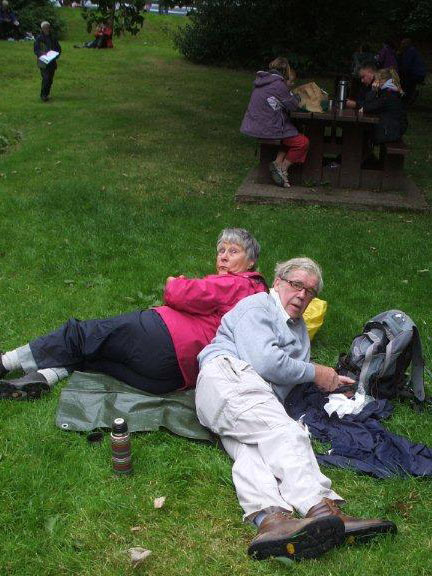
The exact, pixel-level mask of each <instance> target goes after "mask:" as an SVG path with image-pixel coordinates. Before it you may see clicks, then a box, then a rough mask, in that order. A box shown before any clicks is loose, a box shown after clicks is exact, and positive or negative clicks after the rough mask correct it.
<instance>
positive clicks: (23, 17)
mask: <svg viewBox="0 0 432 576" xmlns="http://www.w3.org/2000/svg"><path fill="white" fill-rule="evenodd" d="M10 5H11V6H12V9H13V11H14V12H16V14H17V16H18V20H19V23H20V29H21V30H22V31H23V32H32V33H33V34H39V33H40V24H41V22H43V21H44V20H47V21H48V22H49V23H50V24H51V28H52V29H53V30H54V32H55V33H56V34H57V35H61V33H62V32H63V30H64V28H65V24H64V22H63V20H62V19H61V18H60V17H59V11H58V9H57V8H55V7H54V6H53V5H52V4H51V3H50V2H49V0H30V1H29V0H14V1H13V2H12V1H11V2H10Z"/></svg>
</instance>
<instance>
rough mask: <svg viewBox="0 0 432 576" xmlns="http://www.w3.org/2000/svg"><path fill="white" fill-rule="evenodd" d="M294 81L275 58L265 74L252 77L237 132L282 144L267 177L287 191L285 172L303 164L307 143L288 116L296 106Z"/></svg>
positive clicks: (285, 63) (289, 70)
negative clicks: (277, 141) (251, 89)
mask: <svg viewBox="0 0 432 576" xmlns="http://www.w3.org/2000/svg"><path fill="white" fill-rule="evenodd" d="M295 78H296V74H295V71H294V70H293V69H292V68H291V66H290V64H289V62H288V60H287V59H286V58H282V57H278V58H276V59H275V60H273V61H272V62H271V63H270V65H269V71H268V72H264V71H260V72H258V73H257V75H256V79H255V82H254V88H253V91H252V95H251V98H250V101H249V106H248V108H247V110H246V113H245V115H244V118H243V122H242V125H241V128H240V131H241V132H242V133H243V134H246V135H247V136H252V137H254V138H260V139H269V140H282V146H281V148H280V150H279V152H278V154H277V156H276V159H275V160H274V161H273V162H271V163H270V166H269V168H270V174H271V177H272V179H273V181H274V182H275V184H277V185H278V186H281V187H283V188H288V187H289V186H290V184H289V180H288V169H289V167H290V166H291V164H295V163H301V164H302V163H303V162H305V160H306V156H307V151H308V148H309V140H308V139H307V138H306V136H304V135H303V134H299V131H298V130H297V128H296V127H295V126H294V125H293V124H292V122H291V121H290V116H289V113H290V111H291V110H295V109H296V108H298V106H299V99H298V97H297V96H295V95H294V94H293V93H292V92H291V90H290V87H291V86H292V84H293V83H294V80H295Z"/></svg>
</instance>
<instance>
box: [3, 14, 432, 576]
mask: <svg viewBox="0 0 432 576" xmlns="http://www.w3.org/2000/svg"><path fill="white" fill-rule="evenodd" d="M62 12H63V13H64V15H65V18H66V19H67V21H68V26H69V33H68V36H67V38H66V39H65V40H63V42H62V46H63V54H62V57H61V60H60V62H59V68H58V71H57V74H56V77H55V81H54V87H53V92H52V95H53V98H52V101H51V102H49V103H46V104H43V103H41V102H40V100H39V86H40V77H39V72H38V70H37V68H36V64H35V58H34V56H33V53H32V44H31V43H24V42H23V43H8V42H2V43H1V45H0V69H1V71H2V79H1V106H0V285H1V292H0V294H1V301H0V348H1V349H3V350H5V349H7V350H9V349H12V348H14V347H16V346H17V345H21V344H23V343H25V342H27V341H28V340H29V339H30V338H32V337H35V336H37V335H39V334H41V333H44V332H46V331H48V330H51V329H53V328H55V327H57V326H58V325H59V324H61V323H62V322H64V321H65V319H67V318H68V317H70V316H75V317H78V318H90V317H101V316H109V315H113V314H117V313H121V312H126V311H128V310H132V309H134V308H136V307H147V306H150V305H153V304H155V303H158V302H160V299H161V293H162V287H163V285H164V282H165V279H166V277H167V276H169V275H175V274H180V273H183V274H187V275H193V276H195V275H204V274H206V273H208V272H211V271H212V270H213V261H214V257H215V249H214V248H215V246H214V245H215V240H216V237H217V235H218V233H219V231H220V230H221V229H222V228H223V227H225V226H242V227H246V228H248V229H250V230H251V231H252V232H253V233H254V234H255V236H256V237H257V238H258V239H259V241H260V242H261V244H262V258H261V263H260V268H261V271H262V272H263V273H264V274H265V276H266V277H267V278H268V279H269V280H271V278H272V271H273V268H274V264H275V263H276V261H277V260H280V259H286V258H288V257H292V256H296V255H302V254H305V255H308V256H311V257H313V258H315V259H316V260H317V261H318V262H320V263H321V265H322V266H323V269H324V275H325V276H324V278H325V284H326V287H325V290H324V293H323V297H324V298H325V299H327V300H328V302H329V311H328V316H327V319H326V323H325V326H324V328H323V329H322V331H321V332H320V333H319V335H318V336H317V338H316V339H315V341H314V343H313V356H314V359H315V360H317V361H319V362H322V363H329V364H330V365H333V364H334V363H335V362H336V359H337V356H338V353H339V352H340V351H342V350H346V349H347V347H348V346H349V343H350V341H351V339H352V337H353V335H354V334H356V333H358V332H359V330H360V328H361V326H362V324H363V322H364V321H366V320H367V319H368V318H369V317H371V316H372V315H375V314H376V313H378V312H380V311H383V310H385V309H389V308H401V309H402V310H404V311H406V312H407V313H408V314H410V315H411V316H412V317H413V318H414V319H415V320H416V321H417V323H418V325H419V328H420V331H421V335H422V337H423V343H424V349H425V356H426V361H427V362H428V363H429V366H431V364H432V331H431V326H432V311H431V296H430V295H431V287H432V248H431V244H432V237H431V234H432V230H431V225H430V216H429V215H425V214H411V213H403V214H400V213H399V214H397V213H386V212H367V211H364V212H354V211H348V210H344V209H325V208H319V207H314V206H312V207H307V208H305V207H298V206H285V207H282V206H274V207H272V206H236V205H235V203H234V201H233V198H234V193H235V190H236V189H237V187H238V186H239V185H240V183H241V181H242V180H243V178H244V177H245V175H246V174H247V172H248V170H249V169H250V167H251V166H252V164H253V163H254V162H255V161H256V160H255V157H254V143H253V142H252V141H250V140H247V139H246V138H244V137H242V136H241V135H240V134H239V131H238V128H239V124H240V121H241V118H242V114H243V112H244V108H245V106H246V104H247V101H248V97H249V91H250V85H251V80H252V75H251V74H250V73H247V72H243V71H234V70H226V69H223V68H209V67H204V66H195V65H192V64H190V63H187V62H185V61H184V60H183V59H182V58H181V57H180V56H179V55H178V54H177V52H176V51H175V50H174V49H173V47H172V42H171V32H172V30H173V29H174V28H175V27H176V26H177V25H179V23H181V22H182V21H181V20H180V19H176V18H175V17H159V16H158V15H150V16H149V17H148V18H147V19H146V23H145V26H144V29H143V31H142V32H141V34H139V35H138V36H137V37H135V38H127V37H122V38H120V39H118V40H115V48H114V50H111V51H110V50H106V51H93V50H77V49H74V48H73V45H74V44H76V43H78V42H82V41H84V40H87V39H88V35H87V34H86V33H85V25H84V23H83V22H82V21H81V19H80V16H79V13H78V12H77V11H73V10H71V9H63V10H62ZM431 104H432V88H431V85H430V84H429V85H427V86H426V87H425V88H424V89H423V94H422V98H421V100H420V102H419V104H418V106H417V107H416V109H415V110H413V112H412V115H411V117H410V129H409V132H408V134H407V136H406V140H407V141H408V142H409V144H410V146H411V149H412V152H411V154H410V156H409V160H408V171H409V172H410V173H411V174H412V175H413V177H414V178H415V180H416V182H417V183H418V184H419V186H421V187H422V188H423V190H424V191H425V194H426V195H427V196H428V198H429V199H430V200H431V199H432V186H431V183H430V182H431V178H432V165H431V160H432V156H431V146H430V143H431V140H430V136H429V134H430V127H431V121H432V107H431ZM2 152H3V153H2ZM428 388H429V390H428V391H429V393H430V392H431V386H430V378H429V386H428ZM58 395H59V389H57V390H56V391H55V392H54V393H53V394H52V395H51V396H49V397H45V398H44V399H42V400H40V401H37V402H34V403H26V402H23V403H19V402H18V403H13V402H9V401H8V402H6V401H4V402H2V403H0V418H1V424H0V437H1V447H0V489H1V493H2V501H1V507H0V526H1V528H0V537H1V540H0V574H2V575H3V574H5V575H13V576H28V575H32V576H34V575H38V576H39V575H40V576H51V575H52V576H59V575H62V576H63V575H78V574H79V575H83V576H84V575H85V576H87V575H88V576H90V575H91V576H95V575H97V576H99V575H100V576H113V575H125V574H133V573H139V574H148V575H151V576H174V575H176V576H177V575H183V574H184V575H187V574H190V575H194V576H201V575H209V576H210V575H212V576H213V575H214V576H216V575H217V576H225V575H228V574H233V575H234V574H235V575H241V576H243V575H245V576H246V575H268V576H270V575H282V574H285V573H287V572H288V571H290V570H292V571H295V572H296V573H297V574H299V575H307V576H318V575H322V574H328V575H330V574H342V575H345V574H346V575H356V576H357V575H358V576H364V575H378V574H379V575H382V576H387V575H388V576H390V575H397V576H399V575H400V576H402V575H403V576H406V575H407V574H408V575H413V576H414V575H416V576H417V575H427V574H431V573H432V559H431V558H432V555H431V553H432V540H431V535H430V525H431V522H432V482H431V481H430V480H427V479H426V480H420V479H409V478H404V479H392V480H386V481H383V480H376V479H372V478H369V477H365V476H360V475H358V474H355V473H352V472H348V471H337V470H333V469H325V473H326V474H328V475H329V476H330V477H331V478H332V480H333V481H334V486H335V488H336V490H337V491H338V492H339V493H340V494H341V495H343V496H344V497H346V499H347V501H348V503H349V504H348V506H347V510H348V511H349V512H352V513H354V514H358V515H361V514H363V515H382V516H386V517H389V518H390V519H392V520H394V521H395V522H396V523H397V525H398V528H399V535H398V536H397V537H396V538H395V539H386V538H384V539H381V540H379V541H376V542H374V543H371V544H369V545H366V546H362V547H348V546H347V547H343V548H341V549H338V550H334V551H332V552H331V553H328V554H327V555H326V556H324V557H323V558H322V559H319V560H316V561H309V562H303V563H300V564H296V565H295V566H294V565H292V566H291V567H286V566H283V565H282V564H279V563H278V562H276V561H267V562H253V561H251V560H249V558H248V557H247V555H246V547H247V544H248V542H249V540H250V538H251V537H252V535H253V534H254V530H253V529H252V528H250V527H247V526H244V525H243V524H242V522H241V510H240V508H239V506H238V504H237V500H236V496H235V493H234V489H233V486H232V482H231V471H230V470H231V465H230V461H229V459H228V458H227V457H226V456H225V455H224V454H223V453H222V452H220V451H218V450H217V449H216V448H214V447H212V446H208V445H206V444H202V443H196V442H192V441H188V440H186V439H183V438H178V437H174V436H172V435H170V434H168V433H166V432H163V431H161V432H158V433H150V434H137V435H134V436H133V438H132V440H133V453H134V466H135V474H134V475H133V477H131V478H124V479H117V478H115V477H113V475H112V472H111V463H110V449H109V440H108V437H107V436H106V437H105V439H104V442H103V444H102V445H101V446H99V447H96V448H93V447H90V446H89V445H88V444H87V442H86V437H85V435H80V434H76V433H66V432H63V431H61V430H59V429H57V428H56V427H55V425H54V419H55V412H56V406H57V401H58ZM431 422H432V413H424V414H416V413H414V412H413V411H412V410H411V409H410V408H409V407H408V406H406V405H400V404H398V405H397V406H396V410H395V415H394V417H393V418H392V420H391V422H389V427H390V428H391V430H392V431H394V432H397V433H402V434H405V435H407V436H409V437H410V438H411V439H412V440H414V441H417V442H425V443H427V444H429V445H432V427H431ZM158 496H166V497H167V500H166V505H165V507H164V508H162V509H161V510H154V509H153V505H152V503H153V499H154V498H155V497H158ZM135 526H139V527H140V530H139V531H135V532H132V531H131V530H130V529H131V527H135ZM131 546H143V547H144V548H149V549H150V550H152V555H151V556H150V558H148V560H147V561H146V563H145V564H144V565H143V566H142V567H141V568H139V569H137V570H133V569H132V567H131V566H130V565H129V561H128V557H127V554H126V552H125V551H126V550H127V549H128V548H130V547H131Z"/></svg>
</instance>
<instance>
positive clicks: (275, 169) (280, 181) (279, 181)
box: [269, 161, 284, 188]
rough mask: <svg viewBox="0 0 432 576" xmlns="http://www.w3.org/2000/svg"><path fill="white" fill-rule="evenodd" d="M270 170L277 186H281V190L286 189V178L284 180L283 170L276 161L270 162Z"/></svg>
mask: <svg viewBox="0 0 432 576" xmlns="http://www.w3.org/2000/svg"><path fill="white" fill-rule="evenodd" d="M269 170H270V175H271V177H272V180H273V182H274V183H275V184H276V185H277V186H280V187H281V188H283V187H284V178H283V174H282V170H281V167H280V166H279V164H278V163H277V162H276V161H275V162H270V164H269Z"/></svg>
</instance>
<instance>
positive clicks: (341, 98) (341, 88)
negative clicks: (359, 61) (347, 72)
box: [336, 80, 349, 110]
mask: <svg viewBox="0 0 432 576" xmlns="http://www.w3.org/2000/svg"><path fill="white" fill-rule="evenodd" d="M348 86H349V82H348V80H339V83H338V87H337V94H336V102H337V104H338V108H339V110H343V108H344V106H345V102H346V99H347V96H348Z"/></svg>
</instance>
